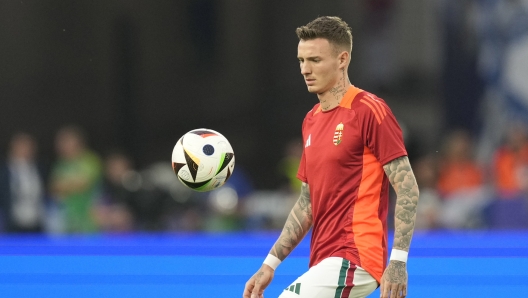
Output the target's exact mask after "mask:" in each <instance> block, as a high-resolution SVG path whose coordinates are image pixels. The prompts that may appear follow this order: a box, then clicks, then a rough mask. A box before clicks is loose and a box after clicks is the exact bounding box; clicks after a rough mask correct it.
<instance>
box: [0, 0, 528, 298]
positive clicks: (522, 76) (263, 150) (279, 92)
mask: <svg viewBox="0 0 528 298" xmlns="http://www.w3.org/2000/svg"><path fill="white" fill-rule="evenodd" d="M322 15H337V16H340V17H341V18H343V19H344V20H345V21H346V22H348V24H349V25H350V26H351V27H352V30H353V38H354V47H353V52H352V61H351V65H350V69H349V73H350V78H351V82H352V84H354V85H356V86H358V87H359V88H362V89H365V90H367V91H370V92H372V93H374V94H376V95H378V96H379V97H382V98H383V99H385V101H386V102H387V103H388V104H389V106H390V107H391V109H392V111H393V112H394V114H395V115H396V117H397V119H398V121H399V123H400V125H401V127H402V129H403V132H404V139H405V143H406V146H407V149H408V153H409V158H410V160H411V163H412V166H413V170H414V172H415V174H416V176H417V179H418V183H419V186H420V191H421V192H420V203H419V207H418V217H417V232H416V235H415V240H414V242H413V243H414V244H413V250H412V251H411V256H415V258H413V262H410V266H411V267H409V272H410V275H411V276H412V278H414V280H413V281H412V285H413V287H414V288H411V287H410V288H409V289H410V292H409V293H410V294H411V293H413V292H412V291H413V289H415V290H414V291H415V292H414V293H415V294H416V293H418V295H417V296H414V297H445V295H446V293H447V296H449V297H476V296H474V295H477V294H476V293H478V296H479V297H490V296H486V295H491V294H490V293H494V291H501V295H502V294H504V295H503V296H504V297H513V296H519V294H520V293H521V292H522V291H525V290H528V289H527V288H526V282H525V281H526V273H525V268H526V266H527V265H528V263H527V262H528V258H527V257H528V255H527V254H526V251H528V250H526V247H528V242H527V241H526V239H528V238H527V237H526V233H525V230H527V229H528V84H527V83H528V1H527V0H432V1H421V0H400V1H395V0H355V1H345V0H335V1H321V0H304V1H279V0H266V1H258V0H254V1H237V0H179V1H161V0H160V1H139V0H126V1H125V0H92V1H58V0H47V1H36V0H32V1H29V0H17V1H12V0H4V1H0V232H1V233H2V235H1V236H0V267H1V268H2V269H1V270H0V289H1V290H2V292H3V293H9V295H7V294H6V295H7V296H10V297H47V296H46V295H47V294H46V293H49V292H50V291H51V292H54V293H55V296H54V297H70V295H71V294H70V292H69V291H70V290H71V288H69V287H70V286H71V285H74V286H75V289H76V290H78V291H77V292H78V293H79V295H81V296H82V294H84V295H86V297H93V296H97V297H106V296H105V295H109V296H107V297H118V296H126V297H148V296H152V295H158V294H159V295H161V296H163V297H167V293H169V292H170V293H179V294H175V296H174V297H191V296H193V294H194V295H196V291H195V289H196V286H197V285H199V283H198V282H197V281H196V280H197V278H196V277H195V276H200V277H203V276H205V277H207V278H206V280H208V282H207V283H205V284H201V285H199V286H200V287H201V288H202V289H206V290H207V291H211V293H213V296H215V295H217V296H218V297H238V296H240V295H239V294H240V293H241V292H242V289H243V284H244V283H245V281H246V279H247V278H248V277H249V276H250V275H251V274H252V273H253V270H255V269H256V268H258V266H259V264H260V263H261V262H262V257H263V256H264V255H265V254H266V253H267V251H268V249H269V247H270V245H271V244H272V243H273V241H274V239H275V238H276V236H277V235H278V232H279V231H280V229H281V228H282V225H283V223H284V220H285V218H286V216H287V214H288V212H289V210H290V208H291V206H292V205H293V204H294V202H295V200H296V199H297V196H298V191H299V186H300V182H299V181H298V180H297V179H296V178H295V175H296V171H297V166H298V163H299V158H300V154H301V152H302V141H301V124H302V120H303V118H304V116H305V115H306V113H307V112H308V111H309V110H310V109H311V108H312V107H313V105H315V104H316V103H317V97H316V96H315V95H312V94H309V93H308V92H307V91H306V86H305V84H304V82H303V79H302V77H301V75H300V70H299V68H298V67H299V66H298V62H297V59H296V54H297V43H298V40H297V37H296V35H295V29H296V28H297V27H298V26H301V25H304V24H306V23H308V22H309V21H311V20H313V19H314V18H316V17H318V16H322ZM195 128H210V129H214V130H217V131H219V132H221V133H222V134H224V135H225V136H226V137H227V138H228V140H229V141H230V142H231V145H232V146H233V148H234V151H235V155H236V166H235V170H234V174H233V176H231V178H230V179H229V181H228V183H227V184H226V185H225V186H223V187H221V188H220V189H218V190H215V191H213V192H209V193H198V192H193V191H190V190H189V189H187V188H185V187H183V185H182V184H181V183H180V182H179V181H178V180H177V178H176V177H175V175H174V173H173V171H172V168H171V160H170V157H171V152H172V149H173V146H174V145H175V143H176V141H177V140H178V139H179V138H180V137H181V136H182V135H183V134H184V133H185V132H187V131H189V130H191V129H195ZM394 199H395V196H394V193H392V195H391V204H394ZM390 210H392V208H391V209H390ZM389 223H390V224H391V225H392V223H393V220H392V215H389ZM226 232H228V233H226ZM21 235H22V236H21ZM28 235H29V236H28ZM229 245H231V246H229ZM94 256H97V258H96V259H94V258H93V257H94ZM307 256H308V244H307V243H306V241H304V242H303V243H301V245H300V247H299V248H298V249H297V250H296V252H295V253H294V255H293V257H292V258H289V259H288V260H291V261H289V262H285V264H284V265H283V267H282V268H283V269H281V270H282V271H280V270H279V271H278V275H277V280H278V281H277V282H276V283H275V284H273V285H272V286H271V287H270V290H269V291H271V293H272V295H273V293H280V291H282V289H283V288H284V287H285V286H286V285H287V284H288V283H289V282H291V281H292V280H293V279H294V278H295V277H296V276H297V275H299V274H301V273H302V272H303V271H304V270H305V269H306V260H307ZM473 257H478V258H481V259H480V260H482V258H486V262H485V263H482V262H481V261H479V259H478V258H473ZM512 257H517V259H512ZM519 257H520V258H519ZM230 258H231V259H230ZM449 262H451V263H449ZM207 263H209V264H216V265H215V266H213V267H214V268H210V267H207ZM445 264H450V265H449V266H446V265H445ZM486 264H487V265H486ZM97 266H99V267H97ZM486 266H488V267H486ZM222 268H223V269H222ZM431 268H434V270H433V269H431ZM489 268H495V269H494V270H498V271H489ZM221 270H224V271H221ZM450 270H451V271H450ZM523 272H524V273H523ZM134 274H135V275H134ZM171 274H172V275H171ZM189 274H190V275H189ZM175 277H176V278H175ZM174 283H176V285H175V284H174ZM145 285H146V287H143V286H145ZM149 286H150V287H149ZM79 289H82V290H79ZM446 289H447V292H446ZM523 289H524V290H523ZM25 291H26V292H25ZM27 291H28V292H27ZM222 291H227V292H222ZM229 291H231V292H229ZM273 291H275V292H273ZM420 291H422V292H420ZM479 291H480V292H479ZM508 291H509V292H508ZM228 292H229V293H231V294H225V293H228ZM156 293H157V294H156ZM222 293H224V294H222ZM233 293H236V295H235V294H233ZM57 294H59V295H58V296H57ZM61 295H62V296H61ZM182 295H183V296H182ZM434 295H443V296H434ZM81 296H78V297H81ZM169 296H170V295H169ZM83 297H84V296H83ZM200 297H201V296H200Z"/></svg>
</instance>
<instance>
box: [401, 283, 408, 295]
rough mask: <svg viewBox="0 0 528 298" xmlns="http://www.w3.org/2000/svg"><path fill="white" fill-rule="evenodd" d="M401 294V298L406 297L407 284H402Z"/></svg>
mask: <svg viewBox="0 0 528 298" xmlns="http://www.w3.org/2000/svg"><path fill="white" fill-rule="evenodd" d="M402 292H403V296H402V297H403V298H405V297H407V284H404V285H403V289H402Z"/></svg>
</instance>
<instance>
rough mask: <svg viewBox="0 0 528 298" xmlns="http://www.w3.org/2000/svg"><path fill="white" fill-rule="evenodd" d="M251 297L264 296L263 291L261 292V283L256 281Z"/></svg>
mask: <svg viewBox="0 0 528 298" xmlns="http://www.w3.org/2000/svg"><path fill="white" fill-rule="evenodd" d="M251 298H262V293H261V292H260V284H258V283H255V287H254V288H253V291H251Z"/></svg>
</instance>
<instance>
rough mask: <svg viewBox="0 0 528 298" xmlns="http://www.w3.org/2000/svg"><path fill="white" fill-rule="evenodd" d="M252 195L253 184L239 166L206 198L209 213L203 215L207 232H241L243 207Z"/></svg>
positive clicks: (243, 214) (243, 215) (243, 216)
mask: <svg viewBox="0 0 528 298" xmlns="http://www.w3.org/2000/svg"><path fill="white" fill-rule="evenodd" d="M252 193H253V182H252V181H251V179H250V177H249V175H248V174H247V172H246V171H245V170H244V168H243V167H242V166H241V165H240V164H239V165H237V166H236V167H235V170H234V171H233V173H232V175H231V177H229V179H228V180H227V182H226V183H225V184H224V185H223V186H222V187H220V188H217V189H215V190H213V191H211V192H209V194H208V196H207V199H208V207H209V212H207V213H206V214H204V215H205V220H204V224H205V225H204V227H205V229H206V230H209V231H234V230H242V229H243V228H244V226H245V223H244V219H245V216H246V214H245V209H244V206H245V203H246V200H247V199H248V198H249V196H250V195H251V194H252ZM202 213H203V211H202Z"/></svg>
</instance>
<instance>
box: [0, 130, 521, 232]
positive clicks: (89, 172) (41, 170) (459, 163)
mask: <svg viewBox="0 0 528 298" xmlns="http://www.w3.org/2000/svg"><path fill="white" fill-rule="evenodd" d="M441 143H442V144H443V145H442V146H441V147H440V148H438V149H439V150H438V151H436V152H434V153H429V154H426V155H423V156H420V157H417V158H415V159H413V157H412V156H411V162H412V164H413V168H414V171H415V174H416V177H417V179H418V183H419V186H420V202H419V206H418V214H417V229H419V230H432V229H523V228H528V127H527V126H526V125H524V124H521V123H517V124H514V125H511V126H510V127H509V130H508V132H507V134H506V135H505V137H504V140H503V142H502V143H501V144H500V146H498V147H497V148H495V151H494V154H493V158H492V159H490V160H488V161H487V162H484V163H482V162H479V161H477V159H476V157H475V155H476V154H475V152H476V148H475V147H476V145H475V144H476V142H475V141H474V137H473V136H472V135H471V134H470V133H469V132H468V131H465V130H454V131H451V132H449V133H448V134H447V135H446V137H445V139H444V140H442V142H441ZM37 148H38V146H37V143H36V140H35V138H34V137H33V136H31V135H29V134H27V133H22V132H21V133H16V134H14V135H13V136H12V138H11V140H10V142H9V144H8V154H7V156H6V158H5V160H4V162H3V163H2V165H1V167H0V219H1V220H0V229H1V230H2V231H3V232H5V233H26V232H29V233H46V234H70V233H101V232H102V233H128V232H155V231H158V232H159V231H236V230H273V229H280V228H281V227H282V225H283V223H284V220H285V218H286V217H287V215H288V212H289V210H290V208H291V206H292V205H293V204H294V202H295V200H296V199H297V197H298V192H299V189H300V182H299V180H298V179H297V178H296V172H297V167H298V165H299V159H300V156H301V154H302V142H301V140H300V139H295V140H291V141H290V142H289V143H288V144H286V146H285V148H284V154H283V158H282V160H281V161H280V162H279V163H278V165H277V175H279V176H280V177H281V178H282V180H281V181H282V183H281V184H280V185H278V187H277V189H274V190H255V189H254V188H253V186H252V181H251V177H249V176H248V175H247V173H246V171H245V170H244V168H243V166H242V165H237V167H236V169H235V171H234V173H233V176H232V177H231V178H230V179H229V180H228V182H227V184H226V185H224V186H223V187H221V188H218V189H216V190H214V191H211V192H207V193H200V192H195V191H192V190H190V189H188V188H186V187H184V186H183V184H181V183H180V182H179V181H178V180H177V178H176V177H175V175H174V172H173V170H172V167H171V165H170V162H165V163H159V164H152V165H150V166H148V167H146V168H145V169H141V170H139V169H136V168H135V167H134V164H133V162H132V159H131V158H130V157H129V156H127V154H126V153H125V152H123V151H119V150H115V151H112V152H108V153H106V154H104V156H103V155H101V154H99V153H98V152H94V151H93V150H91V149H90V148H89V147H88V146H87V140H86V136H85V134H84V133H83V131H82V129H80V128H78V127H75V126H67V127H63V128H62V129H60V130H59V131H58V132H57V134H56V138H55V150H56V154H55V155H56V158H55V160H53V162H52V163H48V162H43V161H41V160H39V158H38V152H37ZM394 201H395V195H394V192H393V193H392V195H391V204H392V205H393V204H394ZM391 209H392V208H391ZM391 221H392V220H389V222H391Z"/></svg>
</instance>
